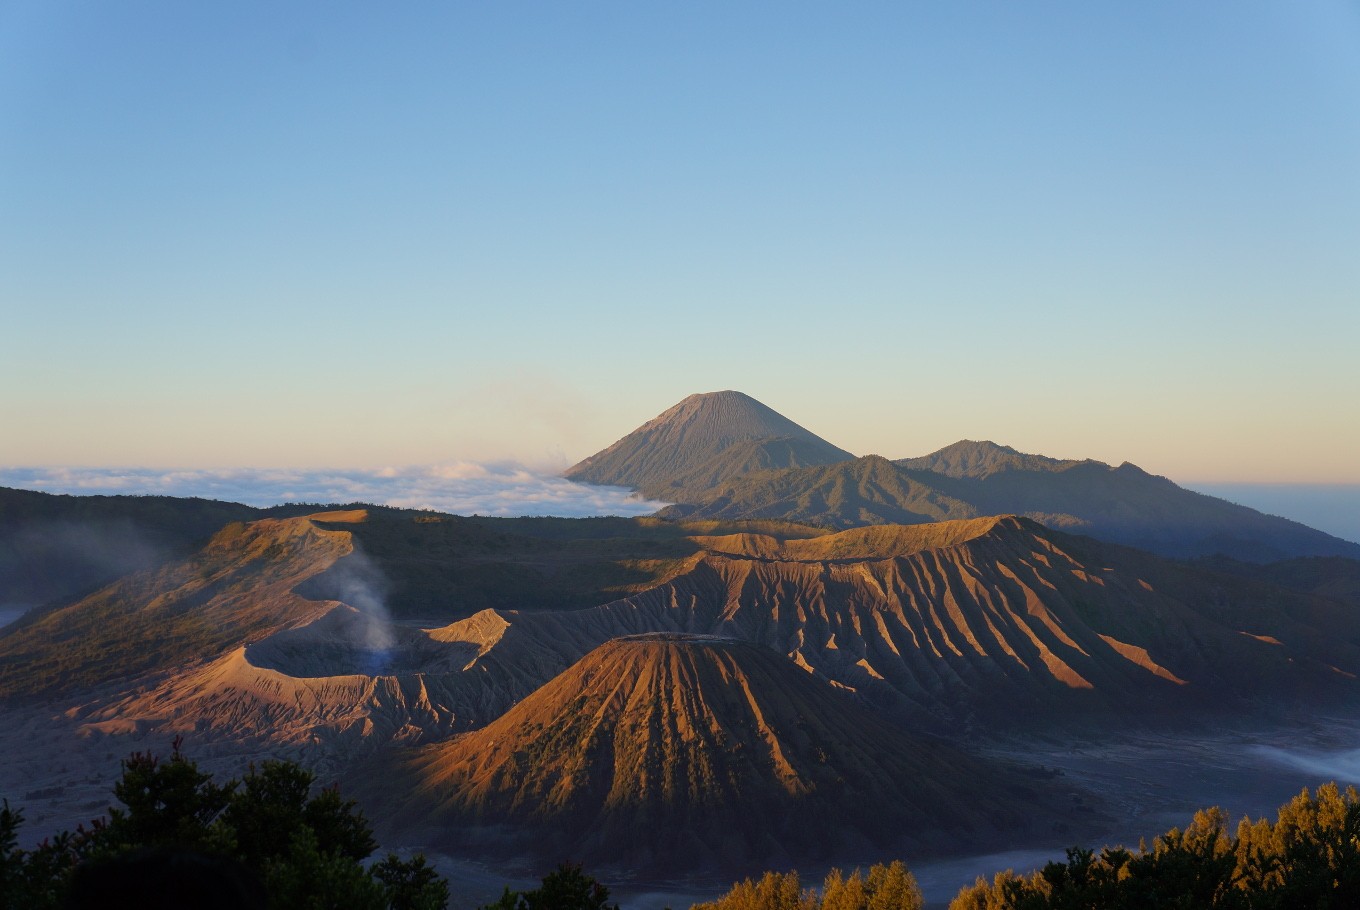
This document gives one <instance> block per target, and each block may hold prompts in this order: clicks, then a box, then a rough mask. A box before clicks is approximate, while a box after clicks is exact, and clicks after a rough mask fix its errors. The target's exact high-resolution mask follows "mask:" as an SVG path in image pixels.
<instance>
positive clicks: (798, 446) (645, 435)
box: [563, 389, 854, 499]
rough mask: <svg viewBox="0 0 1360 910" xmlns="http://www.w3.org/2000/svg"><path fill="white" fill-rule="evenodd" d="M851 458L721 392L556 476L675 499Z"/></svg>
mask: <svg viewBox="0 0 1360 910" xmlns="http://www.w3.org/2000/svg"><path fill="white" fill-rule="evenodd" d="M853 457H854V456H852V455H851V454H850V453H849V452H847V451H845V450H844V449H841V448H838V447H837V446H834V445H832V444H831V443H829V442H827V441H826V440H825V439H822V438H821V437H820V436H817V435H816V434H815V433H812V432H811V431H809V430H807V429H804V428H803V427H801V426H799V425H798V424H796V423H794V422H793V421H792V420H789V419H788V418H787V417H785V416H784V415H782V414H780V413H778V412H777V411H775V410H773V409H772V408H769V407H767V406H766V405H764V404H762V403H760V402H759V401H756V400H755V399H754V398H752V397H751V396H749V395H746V394H744V393H742V392H737V391H734V390H731V389H727V390H723V391H720V392H702V393H699V394H695V395H690V396H688V397H687V398H685V399H684V400H683V401H681V402H679V403H678V404H676V405H674V406H672V407H670V408H668V409H667V410H665V411H663V412H662V413H660V414H658V415H657V416H656V417H653V418H652V419H651V420H649V421H647V422H646V423H644V424H643V425H642V426H640V427H638V428H637V429H636V430H634V431H633V432H631V433H629V434H628V435H627V436H625V437H623V438H622V439H620V440H619V441H618V442H615V443H614V444H613V445H611V446H609V447H608V448H606V449H604V450H603V451H600V452H597V453H596V454H594V455H592V456H590V457H589V458H587V459H585V460H584V461H582V462H580V463H579V464H577V465H574V466H573V467H571V468H569V469H567V471H566V472H565V473H564V475H563V476H565V477H567V478H568V479H569V480H576V481H581V482H584V483H596V484H609V485H614V486H624V487H632V488H634V489H636V490H640V491H642V492H644V493H646V494H647V495H650V496H656V497H658V498H662V499H666V498H672V499H674V497H675V493H676V492H677V491H679V490H682V489H686V488H692V487H695V486H703V487H707V486H712V485H713V484H714V483H716V482H719V481H721V480H723V479H727V478H730V477H735V476H738V475H740V474H743V473H750V472H751V471H759V470H774V469H781V468H793V467H808V466H811V465H821V464H832V463H835V462H838V461H848V460H850V459H851V458H853Z"/></svg>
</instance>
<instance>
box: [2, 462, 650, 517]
mask: <svg viewBox="0 0 1360 910" xmlns="http://www.w3.org/2000/svg"><path fill="white" fill-rule="evenodd" d="M0 486H9V487H18V488H20V489H25V490H38V491H41V492H45V493H69V494H75V495H94V494H102V495H155V496H197V497H202V498H205V499H219V500H225V501H228V502H239V503H244V504H245V505H250V506H259V507H268V506H275V505H281V504H285V503H290V502H316V503H349V502H364V503H370V504H372V505H385V506H395V507H397V508H408V509H431V510H433V511H437V512H448V513H451V514H455V515H492V516H497V517H506V518H508V517H515V516H520V515H554V516H560V517H564V518H582V517H587V516H595V515H621V516H635V515H649V514H651V513H652V512H655V511H656V510H657V509H660V508H661V507H662V506H664V505H665V503H662V502H654V501H651V500H646V499H643V498H641V497H639V496H637V495H636V494H634V493H632V492H631V491H629V490H626V489H623V488H621V487H597V486H589V485H586V484H578V483H572V482H571V481H569V480H564V479H563V478H561V477H559V476H557V475H556V473H555V472H553V471H551V470H548V469H539V468H531V467H528V466H525V465H523V464H520V463H518V462H510V461H497V462H453V463H449V464H441V465H423V466H416V467H404V468H381V469H377V470H343V471H328V470H292V469H266V468H259V469H256V468H230V469H222V470H186V471H159V470H153V469H150V468H3V469H0Z"/></svg>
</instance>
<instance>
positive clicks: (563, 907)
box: [482, 863, 619, 910]
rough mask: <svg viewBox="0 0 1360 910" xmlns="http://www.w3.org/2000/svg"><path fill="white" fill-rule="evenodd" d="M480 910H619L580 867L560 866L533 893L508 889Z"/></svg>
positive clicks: (564, 864)
mask: <svg viewBox="0 0 1360 910" xmlns="http://www.w3.org/2000/svg"><path fill="white" fill-rule="evenodd" d="M482 910H619V905H618V904H611V903H609V889H608V888H606V887H605V886H604V885H602V884H600V883H599V882H597V881H596V880H595V879H594V878H592V877H591V876H589V875H586V874H585V873H584V872H582V871H581V867H580V866H579V865H576V864H574V863H562V864H561V865H559V866H558V867H557V868H556V869H555V870H553V871H552V872H549V873H548V874H547V875H545V876H544V877H543V880H542V882H541V883H540V884H539V886H538V887H537V888H535V889H533V890H532V891H511V890H510V889H509V888H508V887H507V888H506V889H505V890H504V891H503V892H502V893H501V896H500V898H499V899H498V900H497V901H496V902H495V903H494V904H487V905H486V906H485V907H483V908H482Z"/></svg>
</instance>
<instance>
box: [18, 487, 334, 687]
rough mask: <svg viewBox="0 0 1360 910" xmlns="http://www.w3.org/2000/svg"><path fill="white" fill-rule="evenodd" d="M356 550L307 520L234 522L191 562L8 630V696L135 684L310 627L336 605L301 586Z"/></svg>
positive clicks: (132, 579)
mask: <svg viewBox="0 0 1360 910" xmlns="http://www.w3.org/2000/svg"><path fill="white" fill-rule="evenodd" d="M324 517H326V518H329V519H336V518H341V517H345V516H344V515H342V514H340V513H330V514H328V515H326V516H324ZM350 552H351V544H350V537H349V534H347V533H345V532H343V531H335V530H325V529H322V528H320V527H318V526H317V525H316V524H315V523H314V522H313V521H311V520H309V519H307V518H287V519H264V520H260V521H255V522H252V523H250V524H241V523H233V524H229V525H227V526H226V527H225V528H223V529H222V530H221V531H219V532H218V533H217V534H216V535H215V536H213V538H212V539H211V540H210V541H209V543H208V544H207V546H206V547H204V548H203V549H202V550H200V551H199V552H197V553H195V554H193V555H192V556H190V557H188V558H185V559H181V560H174V561H171V562H169V563H166V564H165V565H163V566H161V567H159V568H154V569H145V570H142V571H140V572H136V573H134V574H132V575H129V576H128V577H126V578H123V579H121V580H119V581H117V582H114V583H113V584H111V585H108V586H107V587H105V588H102V589H100V590H99V591H97V592H95V593H94V594H91V595H90V596H89V597H86V598H83V599H82V600H79V601H77V602H75V603H73V604H69V605H66V606H61V607H56V608H53V609H50V610H47V611H45V612H43V613H41V614H38V615H35V616H32V617H30V618H26V619H25V621H24V622H22V623H18V624H16V625H15V626H14V627H10V628H6V629H3V630H0V697H11V696H41V697H56V696H60V695H64V694H67V693H74V692H79V691H82V690H86V689H89V688H90V687H93V686H99V685H103V684H107V683H115V682H120V681H121V682H126V681H131V680H133V679H135V678H137V677H138V676H141V675H143V674H146V673H149V672H152V671H157V670H164V669H168V668H171V667H176V666H180V665H183V664H191V663H195V662H201V661H204V660H207V659H209V658H211V657H213V656H215V655H217V654H220V653H222V652H224V651H226V650H228V649H231V648H234V647H237V646H239V645H241V644H243V643H244V642H247V641H250V640H252V639H254V638H258V637H263V636H265V635H267V634H269V633H271V632H273V631H276V630H279V629H283V628H287V627H289V626H293V625H300V624H303V623H306V622H308V621H310V620H311V619H313V618H315V617H316V616H318V615H320V613H322V612H324V610H325V609H326V608H327V606H328V605H327V604H324V603H318V602H315V601H310V600H307V599H305V598H303V597H300V596H298V595H297V594H295V593H294V592H293V589H294V588H295V587H296V586H298V585H299V584H300V583H301V582H303V581H305V580H306V579H308V578H311V577H313V576H315V575H316V574H318V573H320V572H322V571H323V570H325V569H326V568H327V567H329V566H330V565H332V564H333V563H334V562H335V561H336V560H337V559H340V558H341V557H343V556H345V555H347V554H349V553H350Z"/></svg>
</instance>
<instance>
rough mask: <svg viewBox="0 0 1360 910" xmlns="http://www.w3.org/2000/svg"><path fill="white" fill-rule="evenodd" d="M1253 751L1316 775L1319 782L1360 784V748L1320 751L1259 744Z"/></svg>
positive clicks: (1275, 761)
mask: <svg viewBox="0 0 1360 910" xmlns="http://www.w3.org/2000/svg"><path fill="white" fill-rule="evenodd" d="M1253 751H1255V753H1256V754H1257V755H1259V756H1261V757H1262V758H1264V759H1266V760H1268V761H1271V762H1274V763H1275V764H1279V765H1284V766H1285V767H1288V768H1295V769H1297V770H1299V771H1304V772H1306V773H1308V774H1312V775H1315V776H1316V777H1317V779H1318V781H1319V782H1321V781H1325V780H1334V781H1337V782H1338V783H1340V784H1343V785H1344V784H1360V749H1345V750H1338V751H1334V752H1318V751H1310V750H1303V749H1298V750H1295V749H1278V748H1276V747H1274V746H1257V747H1255V749H1254V750H1253Z"/></svg>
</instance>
